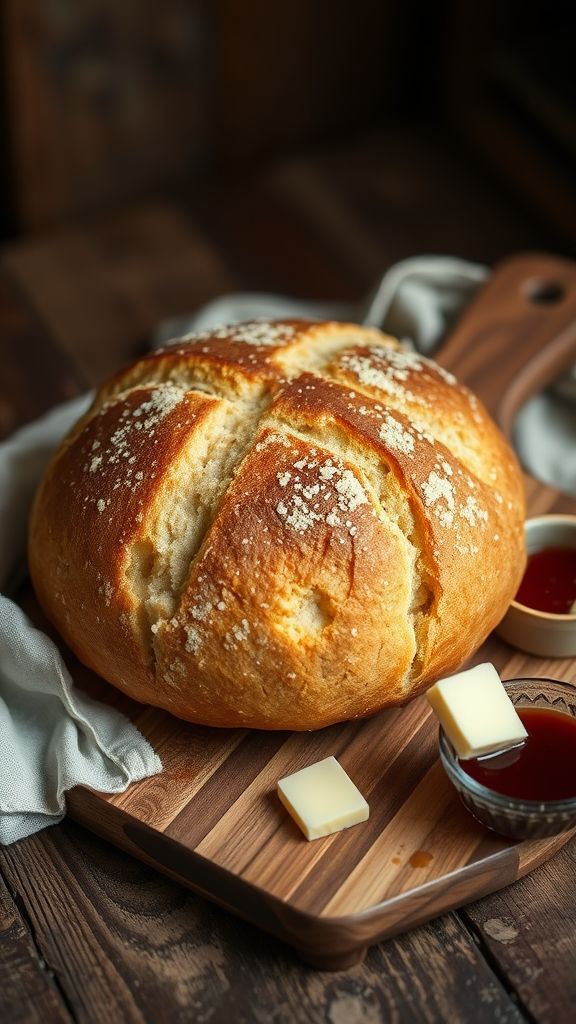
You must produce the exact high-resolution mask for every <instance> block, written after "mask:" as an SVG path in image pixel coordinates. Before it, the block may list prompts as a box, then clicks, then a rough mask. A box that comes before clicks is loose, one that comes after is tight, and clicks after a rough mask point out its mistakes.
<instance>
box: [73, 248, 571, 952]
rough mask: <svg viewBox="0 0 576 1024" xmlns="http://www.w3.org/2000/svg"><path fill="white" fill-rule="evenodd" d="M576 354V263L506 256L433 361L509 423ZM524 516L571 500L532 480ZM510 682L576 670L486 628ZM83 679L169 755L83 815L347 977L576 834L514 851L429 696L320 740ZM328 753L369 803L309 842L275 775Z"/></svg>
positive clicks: (91, 798) (485, 654) (76, 800)
mask: <svg viewBox="0 0 576 1024" xmlns="http://www.w3.org/2000/svg"><path fill="white" fill-rule="evenodd" d="M572 359H576V265H574V264H571V263H568V262H564V261H560V260H557V259H553V258H551V257H546V256H538V255H534V256H532V255H527V256H521V257H517V258H513V259H511V260H509V261H507V262H506V263H504V264H502V265H501V266H500V267H499V268H498V269H497V270H496V272H495V274H494V275H493V277H492V278H491V280H490V283H489V284H488V285H487V286H486V287H485V288H484V289H483V290H482V292H481V294H480V295H479V296H478V298H477V299H476V301H475V302H474V304H473V306H472V307H471V308H470V309H469V310H468V311H467V313H466V315H465V317H464V318H463V320H462V321H461V322H460V323H459V324H458V326H457V328H456V330H455V331H454V332H453V334H452V335H451V337H450V338H449V340H448V341H447V343H446V344H445V345H444V347H443V349H442V351H441V352H440V353H439V355H438V361H439V362H440V363H442V365H444V366H445V367H446V368H449V369H450V370H452V371H453V372H455V373H456V374H457V376H458V377H459V378H460V379H461V380H463V381H464V382H466V383H467V384H469V385H470V386H471V387H472V388H473V389H474V390H475V391H476V392H477V393H478V394H479V395H480V396H481V397H482V398H483V400H484V401H485V403H486V405H487V406H488V407H489V408H490V410H491V411H492V413H493V414H494V415H495V417H496V418H497V419H498V420H500V422H501V424H502V425H503V426H504V429H509V427H510V424H511V422H512V420H513V418H514V415H515V412H516V410H517V409H518V408H519V406H520V405H521V404H522V403H523V402H524V401H525V400H526V398H527V397H528V396H529V395H530V394H532V393H533V392H534V391H536V390H538V389H539V388H540V387H541V386H542V385H543V384H544V383H546V382H547V381H548V380H550V379H552V378H553V377H554V376H555V375H556V373H557V372H559V371H560V370H561V369H562V368H563V367H564V366H566V365H567V364H568V363H569V362H570V361H571V360H572ZM526 488H527V495H528V503H529V510H530V512H531V513H533V514H534V513H542V512H547V511H550V510H552V509H554V510H559V511H564V512H566V511H575V512H576V500H575V499H572V498H568V497H566V496H562V495H559V494H558V493H557V492H555V491H554V490H552V489H551V488H549V487H545V486H543V485H541V484H539V483H537V482H536V481H535V480H533V479H531V478H530V477H527V478H526ZM482 660H490V661H493V662H494V663H495V664H496V666H497V668H498V669H499V671H500V672H501V674H502V675H503V677H504V678H511V677H515V676H522V675H532V676H534V675H535V676H552V677H555V678H561V679H566V680H570V681H572V682H575V683H576V662H574V661H572V660H559V659H557V660H543V659H538V658H534V657H530V656H528V655H525V654H523V653H521V652H518V651H516V650H513V649H512V648H510V647H508V646H506V645H505V644H504V643H503V642H501V641H500V640H498V638H497V637H495V636H494V635H493V636H491V637H490V638H489V639H488V640H487V641H486V643H485V644H484V645H483V647H482V649H481V650H480V651H479V652H478V654H477V655H476V657H475V658H474V659H473V661H474V662H477V661H482ZM70 667H71V671H72V673H73V675H74V677H75V678H76V680H77V681H78V682H79V683H80V685H83V686H85V687H87V689H88V690H89V691H90V692H91V693H92V694H94V695H96V696H99V697H100V698H101V699H103V700H106V701H108V702H109V703H111V704H114V705H116V706H118V707H119V708H121V709H122V710H123V711H125V712H126V713H127V714H128V715H129V716H130V717H131V718H132V719H133V721H134V722H135V723H136V725H137V726H138V728H139V729H140V730H141V732H142V733H143V734H144V735H145V736H147V737H148V739H149V740H150V742H151V743H152V744H153V746H154V747H155V749H156V750H157V752H158V753H159V754H160V756H161V758H162V760H163V762H164V771H163V773H162V774H161V775H159V776H156V777H155V778H152V779H148V780H145V781H143V782H140V783H138V784H135V785H133V786H132V787H131V788H130V789H129V790H128V791H127V792H126V793H123V794H121V795H117V796H107V795H106V794H102V793H95V792H92V791H90V790H87V789H84V788H77V789H75V790H74V791H72V792H71V793H70V794H69V798H68V809H69V813H70V814H71V815H72V817H73V818H75V819H76V820H77V821H79V822H81V823H82V824H83V825H85V826H86V827H88V828H89V829H92V830H94V831H95V832H97V833H99V834H100V835H102V836H104V837H105V838H107V839H109V840H110V841H111V842H113V843H115V844H117V845H118V846H120V847H122V848H123V849H125V850H127V851H128V852H129V853H131V854H133V855H134V856H136V857H139V858H141V859H142V860H144V861H146V862H147V863H148V864H151V865H153V866H154V867H156V868H158V870H160V871H163V872H165V873H166V874H168V875H170V876H171V877H173V878H175V879H177V880H178V881H180V882H182V883H183V884H184V885H187V886H189V887H190V888H192V889H194V890H195V891H196V892H198V893H200V894H202V895H204V896H206V897H207V898H209V899H211V900H214V901H215V902H217V903H219V904H220V905H222V906H224V907H226V908H228V909H230V910H232V911H233V912H235V913H237V914H240V915H241V916H242V917H244V918H246V919H247V920H249V921H251V922H252V923H254V924H256V925H259V926H260V927H262V928H264V929H266V930H268V931H270V932H272V933H273V934H275V935H277V936H279V937H280V938H282V939H284V940H286V941H287V942H289V943H291V944H292V945H293V946H295V947H296V948H297V949H298V950H299V952H300V953H301V955H302V956H303V957H304V958H305V959H306V960H307V961H308V962H310V963H311V964H314V965H315V966H319V967H324V968H328V969H338V968H344V967H347V966H350V965H352V964H354V963H356V962H358V961H359V960H360V959H361V958H362V956H363V955H364V953H365V951H366V948H367V947H368V946H369V945H370V944H371V943H374V942H377V941H379V940H381V939H383V938H386V937H388V936H390V935H393V934H396V933H398V932H401V931H404V930H406V929H408V928H411V927H413V926H414V925H417V924H419V923H421V922H423V921H426V920H428V919H430V918H431V917H434V916H436V915H437V914H440V913H442V912H444V911H446V910H448V909H450V908H453V907H457V906H461V905H463V904H464V903H466V902H469V901H471V900H474V899H476V898H478V897H480V896H482V895H485V894H487V893H489V892H493V891H495V890H496V889H499V888H501V887H502V886H505V885H507V884H508V883H510V882H513V881H514V880H515V879H516V878H519V877H521V876H522V875H523V874H525V873H526V872H528V871H530V870H532V868H534V867H536V866H537V865H538V864H540V863H542V862H543V861H544V860H546V859H547V858H548V857H550V856H551V855H552V854H553V853H554V852H555V851H556V850H558V849H559V848H560V847H561V846H562V845H563V844H564V843H565V842H566V841H567V840H568V839H569V838H570V835H572V834H573V833H567V834H564V835H561V836H557V837H553V838H551V839H546V840H539V841H531V842H523V843H514V842H512V841H509V840H506V839H503V838H501V837H499V836H497V835H495V834H493V833H490V832H488V831H487V830H486V829H484V828H483V827H482V826H480V825H479V824H477V823H476V822H475V820H474V819H473V818H472V817H471V816H470V815H469V814H468V812H467V811H465V810H464V808H463V807H462V806H461V804H460V802H459V800H458V797H457V796H456V794H455V792H454V790H453V789H452V787H451V785H450V783H449V782H448V781H447V779H446V777H445V776H444V774H443V771H442V768H441V766H440V764H439V761H438V757H437V724H436V721H435V719H434V718H433V716H432V714H431V712H430V710H429V708H428V707H427V705H426V703H425V701H424V700H423V699H422V698H419V699H417V700H415V701H413V702H412V703H410V704H409V705H408V706H407V707H405V708H395V709H392V710H390V711H387V712H383V713H381V714H380V715H377V716H376V717H374V718H372V719H370V720H367V721H364V722H358V721H356V722H352V723H346V724H343V725H336V726H332V727H330V728H328V729H325V730H323V731H321V732H316V733H305V734H301V733H295V734H289V733H265V732H248V731H232V730H230V731H219V730H211V729H208V728H203V727H196V726H193V725H189V724H186V723H184V722H180V721H178V720H177V719H175V718H172V717H171V716H170V715H168V714H166V713H164V712H161V711H158V710H155V709H152V708H147V707H143V706H141V705H137V704H135V703H133V702H131V701H129V700H128V699H127V698H125V697H124V696H122V695H121V694H119V693H117V692H116V691H114V690H113V689H112V688H111V687H109V686H107V685H106V684H105V683H103V682H102V681H101V680H98V679H97V678H96V677H95V676H93V675H92V674H91V673H89V672H88V671H87V670H86V669H84V668H83V667H82V666H80V665H79V664H78V663H77V662H76V661H74V659H70ZM329 754H334V755H335V756H336V757H337V758H338V760H339V761H340V763H341V764H342V765H343V767H344V768H345V769H346V771H347V772H348V773H349V775H350V776H351V777H352V778H353V779H354V781H355V782H356V784H357V785H358V787H359V788H360V790H361V791H362V793H363V794H364V795H365V796H366V798H367V799H368V801H369V803H370V818H369V820H368V821H367V822H365V823H363V824H362V825H359V826H356V827H355V828H352V829H349V830H347V831H345V832H341V833H338V834H336V835H334V836H330V837H327V838H325V839H320V840H316V841H314V842H311V843H309V842H307V841H306V840H305V839H304V838H303V836H302V835H301V833H300V831H299V830H298V829H297V827H296V826H295V825H294V823H293V822H292V820H291V819H290V818H289V817H288V815H287V813H286V811H285V810H284V809H283V807H282V806H281V804H280V802H279V801H278V799H277V797H276V795H275V783H276V780H277V779H279V778H281V777H282V776H284V775H288V774H289V773H291V772H293V771H296V770H297V769H299V768H302V767H303V766H305V765H307V764H310V763H312V762H314V761H317V760H319V759H321V758H323V757H326V756H328V755H329Z"/></svg>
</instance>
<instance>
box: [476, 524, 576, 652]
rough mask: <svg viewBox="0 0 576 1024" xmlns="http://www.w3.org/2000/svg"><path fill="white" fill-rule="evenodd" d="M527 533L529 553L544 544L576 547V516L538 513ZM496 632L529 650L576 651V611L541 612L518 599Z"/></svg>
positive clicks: (510, 642)
mask: <svg viewBox="0 0 576 1024" xmlns="http://www.w3.org/2000/svg"><path fill="white" fill-rule="evenodd" d="M524 535H525V538H526V550H527V552H528V554H529V555H532V554H534V552H535V551H542V549H543V548H562V547H565V548H576V516H573V515H546V516H535V517H534V518H532V519H527V520H526V522H525V524H524ZM496 632H497V633H498V636H500V637H502V639H503V640H505V641H506V643H508V644H512V646H513V647H518V648H519V649H520V650H521V651H527V652H528V654H537V655H540V657H542V658H572V657H574V655H576V615H572V614H567V615H556V614H555V613H553V612H541V611H538V609H536V608H529V607H528V606H527V605H525V604H520V601H516V600H515V599H514V600H513V601H511V602H510V605H509V607H508V611H507V612H506V614H505V616H504V618H503V619H502V621H501V622H500V623H499V625H498V626H496Z"/></svg>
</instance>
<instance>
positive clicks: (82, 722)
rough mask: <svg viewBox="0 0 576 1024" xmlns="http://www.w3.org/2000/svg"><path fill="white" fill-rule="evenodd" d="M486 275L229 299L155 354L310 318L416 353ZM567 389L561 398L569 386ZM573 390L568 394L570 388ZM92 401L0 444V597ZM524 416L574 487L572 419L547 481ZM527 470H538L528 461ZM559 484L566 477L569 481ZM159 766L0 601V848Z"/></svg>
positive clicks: (462, 267) (392, 278)
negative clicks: (51, 475)
mask: <svg viewBox="0 0 576 1024" xmlns="http://www.w3.org/2000/svg"><path fill="white" fill-rule="evenodd" d="M487 276H488V270H487V269H486V268H485V267H482V266H479V265H477V264H473V263H466V262H464V261H462V260H458V259H453V258H450V257H441V256H430V257H417V258H414V259H410V260H404V261H403V262H402V263H399V264H396V266H394V267H392V268H391V269H390V270H389V271H388V272H387V273H386V274H385V275H384V277H383V278H382V280H381V282H380V283H379V285H378V287H377V288H376V289H375V291H374V292H373V293H372V294H371V295H370V296H369V297H368V299H367V300H366V301H365V302H363V303H361V304H357V305H356V304H351V303H310V302H300V301H298V300H295V299H290V298H286V297H282V296H275V295H260V294H254V295H242V294H239V295H228V296H224V297H223V298H221V299H217V300H216V301H215V302H212V303H210V304H209V305H208V306H205V307H204V308H203V309H201V310H200V311H198V312H197V313H196V314H194V315H193V316H190V317H186V318H179V319H177V320H172V321H169V322H166V323H165V324H162V325H161V326H160V328H159V330H158V332H157V335H156V337H155V339H154V344H155V345H158V344H162V343H163V342H166V341H168V340H170V339H171V338H176V337H177V336H179V335H181V334H183V333H186V332H188V331H193V330H202V329H204V328H206V327H212V326H215V325H217V324H223V323H232V322H234V321H238V320H246V319H250V318H253V317H261V316H311V317H321V318H324V317H330V318H335V319H343V320H352V321H357V322H361V323H365V324H370V325H374V326H378V327H383V328H384V329H385V330H387V331H389V332H390V333H391V334H394V335H396V336H397V337H399V338H402V339H404V340H406V341H408V342H410V343H411V344H413V345H415V347H416V348H418V349H419V350H420V351H422V352H431V351H432V350H433V349H434V348H435V346H436V345H437V344H438V342H439V341H440V340H441V339H442V337H443V336H444V334H445V333H446V331H447V330H448V329H449V328H450V326H451V325H452V323H453V321H454V320H455V319H456V318H457V316H458V315H459V314H460V312H461V311H462V310H463V308H464V307H465V306H466V304H467V303H468V301H469V300H470V298H471V297H472V296H473V294H474V292H475V291H476V289H477V288H478V287H479V285H480V284H482V283H483V281H484V280H486V278H487ZM563 386H564V387H568V388H569V386H570V380H569V379H568V380H567V381H566V380H565V381H564V385H563ZM572 387H573V390H576V378H572ZM89 400H90V396H83V397H82V398H80V399H76V400H74V401H73V402H70V403H68V404H66V405H64V406H61V407H60V408H58V409H56V410H54V411H53V412H52V413H50V414H49V415H48V416H45V417H43V418H42V419H41V420H39V421H37V422H36V423H34V424H32V425H31V426H29V427H25V428H24V429H23V430H20V431H19V432H18V433H17V434H15V435H14V436H13V437H12V438H11V439H9V440H8V441H6V442H4V443H3V444H0V590H2V589H6V587H7V583H8V581H9V579H10V577H11V578H12V581H14V571H15V569H16V567H17V566H18V564H21V563H22V560H23V557H24V551H25V537H26V523H27V516H28V510H29V506H30V502H31V500H32V496H33V493H34V488H35V486H36V483H37V480H38V479H39V477H40V475H41V473H42V471H43V469H44V466H45V464H46V462H47V460H48V457H49V455H50V452H51V451H52V450H53V448H54V447H55V446H56V445H57V444H58V442H59V441H60V439H61V438H62V437H63V436H64V434H65V433H66V432H67V431H68V429H69V427H70V426H71V424H72V423H74V422H75V420H76V419H77V418H78V417H79V416H80V415H81V414H82V413H83V412H84V411H85V409H86V408H87V405H88V402H89ZM546 401H553V399H550V398H546ZM522 415H523V418H524V421H525V422H524V424H523V430H522V442H523V444H524V447H525V449H526V450H527V451H528V452H529V453H530V456H533V454H534V450H535V451H536V453H537V455H538V458H539V460H540V463H539V465H538V467H537V468H538V472H537V475H539V476H540V477H541V478H542V477H543V476H544V478H545V479H551V482H554V483H555V484H556V486H558V480H559V477H558V475H557V466H558V465H562V466H563V467H564V468H565V464H566V448H568V449H569V450H570V451H571V453H572V458H571V461H570V465H571V467H572V468H571V469H570V470H569V474H570V473H571V474H572V476H571V480H572V486H573V487H574V486H576V446H575V445H574V431H575V430H576V414H575V413H574V412H571V430H572V433H570V431H568V434H570V437H569V440H568V441H567V436H568V435H567V434H566V433H565V434H564V435H562V436H560V441H559V449H558V451H559V453H560V454H557V455H556V456H555V461H554V465H555V467H556V468H555V469H554V474H555V475H554V476H553V477H552V476H548V477H546V473H547V472H548V473H550V474H551V473H552V470H549V469H548V466H549V462H548V459H547V454H546V453H549V452H550V450H551V445H552V450H555V449H554V445H553V440H554V439H553V437H552V439H550V437H551V433H552V432H550V431H549V430H548V429H547V428H548V427H549V426H550V422H551V420H550V417H549V413H548V412H547V411H546V410H545V409H543V408H542V404H541V400H538V401H537V402H536V407H535V408H534V409H528V410H524V411H523V414H522ZM545 428H546V429H545ZM543 429H545V433H544V435H542V430H543ZM543 436H544V438H546V441H545V443H544V444H543V443H542V438H543ZM531 466H532V471H533V472H534V471H535V470H534V462H533V461H532V463H531ZM542 466H543V467H544V469H543V471H542V472H541V471H540V469H541V467H542ZM560 479H565V473H564V475H563V476H562V477H560ZM161 767H162V766H161V763H160V760H159V758H158V757H157V756H156V755H155V753H154V751H153V750H152V748H151V747H150V745H149V744H148V743H147V742H146V740H145V739H144V738H143V737H142V736H141V735H140V733H139V732H138V731H137V730H136V729H135V728H134V726H133V725H132V724H131V723H130V722H128V721H127V719H126V718H124V717H123V716H122V715H120V714H119V713H118V712H117V711H115V710H113V709H111V708H109V707H106V706H104V705H102V704H98V703H96V702H95V701H93V700H90V699H89V698H88V697H86V696H84V695H83V694H82V693H80V692H79V691H78V690H77V689H76V688H75V687H74V685H73V683H72V680H71V678H70V676H69V674H68V672H67V670H66V667H65V665H64V663H63V660H62V658H61V656H60V654H59V652H58V649H57V648H56V647H55V645H54V644H53V643H52V641H51V640H49V639H48V637H46V636H44V634H42V633H40V632H39V631H38V630H36V629H34V627H33V626H32V625H31V623H30V622H29V621H28V619H27V618H26V616H25V615H24V614H23V613H22V612H21V611H20V609H19V608H18V607H17V606H16V605H15V604H14V603H13V602H12V601H10V600H9V599H8V598H7V597H2V596H0V843H4V844H6V843H10V842H13V841H15V840H16V839H19V838H22V837H23V836H26V835H30V834H31V833H33V832H36V831H38V830H39V829H41V828H43V827H44V826H45V825H49V824H53V823H55V822H57V821H59V820H60V819H61V818H62V816H63V814H64V811H65V793H66V790H67V789H69V788H70V787H72V786H74V785H76V784H83V785H88V786H90V787H92V788H93V789H99V790H102V791H105V792H121V791H122V790H124V789H125V788H126V787H127V786H128V785H129V784H130V783H131V782H134V781H136V780H137V779H141V778H144V777H145V776H148V775H153V774H155V773H157V772H159V771H161Z"/></svg>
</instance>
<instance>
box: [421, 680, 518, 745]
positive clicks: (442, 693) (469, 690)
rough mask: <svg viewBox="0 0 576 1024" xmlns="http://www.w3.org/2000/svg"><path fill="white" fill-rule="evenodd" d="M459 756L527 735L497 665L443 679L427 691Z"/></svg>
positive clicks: (514, 742) (516, 741)
mask: <svg viewBox="0 0 576 1024" xmlns="http://www.w3.org/2000/svg"><path fill="white" fill-rule="evenodd" d="M426 696H427V698H428V700H429V702H430V704H431V705H432V707H433V709H434V711H435V712H436V714H437V715H438V718H439V719H440V724H441V725H442V728H443V729H444V732H445V733H446V735H447V737H448V739H449V740H450V743H451V744H452V746H453V747H454V750H455V751H456V754H457V755H458V757H460V758H462V759H466V758H469V757H481V755H482V754H490V753H492V752H493V751H496V750H505V749H506V748H507V747H512V746H514V744H516V743H521V742H522V740H524V739H526V737H527V735H528V733H527V732H526V729H525V728H524V726H523V724H522V722H521V720H520V718H519V716H518V713H517V711H516V708H515V707H514V705H513V703H512V701H511V700H510V697H509V696H508V694H507V693H506V690H505V689H504V686H503V685H502V681H501V679H500V676H499V675H498V673H497V671H496V669H495V668H494V665H492V664H490V663H486V664H484V665H476V667H475V668H471V669H468V671H467V672H459V673H458V674H457V675H455V676H449V677H448V678H447V679H440V680H439V681H438V682H437V683H436V684H435V686H433V687H432V688H431V689H430V690H428V692H427V694H426Z"/></svg>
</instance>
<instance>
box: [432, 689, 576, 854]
mask: <svg viewBox="0 0 576 1024" xmlns="http://www.w3.org/2000/svg"><path fill="white" fill-rule="evenodd" d="M504 686H505V687H506V690H507V692H508V694H509V696H510V698H511V700H512V702H513V704H515V705H516V706H517V707H541V708H547V709H549V710H551V711H561V712H563V713H564V714H567V715H570V716H571V717H572V718H576V686H573V685H572V684H570V683H564V682H561V681H560V680H557V679H509V680H507V681H505V682H504ZM439 744H440V760H441V761H442V765H443V767H444V771H445V772H446V774H447V776H448V778H449V779H450V781H451V782H452V784H453V785H454V786H455V788H456V789H457V791H458V793H459V795H460V799H461V800H462V802H463V804H464V805H465V807H467V808H468V810H469V811H470V813H471V814H473V815H474V817H475V818H477V820H478V821H480V822H481V823H482V824H483V825H486V826H487V828H490V829H492V830H493V831H494V832H499V833H500V834H501V835H503V836H507V837H508V838H510V839H541V838H542V837H544V836H553V835H557V834H558V833H559V832H567V831H568V830H569V829H571V828H572V827H573V826H575V825H576V795H575V796H574V797H570V798H568V799H565V800H548V801H539V800H520V799H518V798H517V797H512V796H504V795H503V794H502V793H496V792H495V791H494V790H492V789H489V788H488V787H487V786H483V785H482V784H481V783H480V782H477V781H476V780H475V779H473V778H471V777H470V775H467V774H466V772H465V771H464V769H463V768H461V766H460V763H459V761H458V758H457V756H456V753H455V751H454V748H453V747H452V744H451V743H450V741H449V740H448V739H447V737H446V734H445V733H444V730H443V729H442V727H440V733H439ZM574 788H575V791H576V771H575V782H574Z"/></svg>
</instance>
